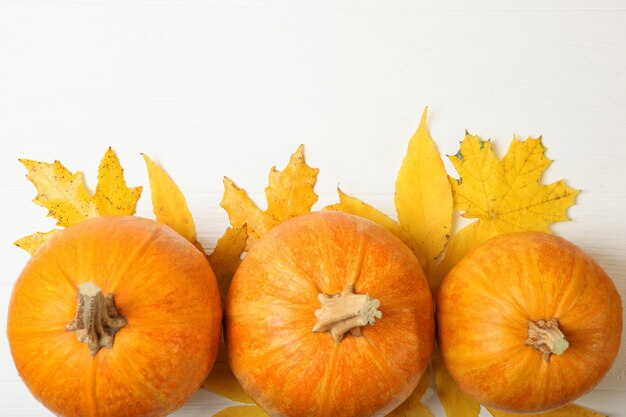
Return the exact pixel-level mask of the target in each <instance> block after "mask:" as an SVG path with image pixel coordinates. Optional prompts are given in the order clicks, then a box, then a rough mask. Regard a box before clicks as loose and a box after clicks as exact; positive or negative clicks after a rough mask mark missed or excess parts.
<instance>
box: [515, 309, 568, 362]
mask: <svg viewBox="0 0 626 417" xmlns="http://www.w3.org/2000/svg"><path fill="white" fill-rule="evenodd" d="M526 344H527V345H529V346H532V347H534V348H535V349H537V350H539V351H540V352H542V353H543V358H544V359H545V361H546V362H549V361H550V355H551V354H553V353H554V354H556V355H562V354H563V352H565V351H566V350H567V348H568V347H569V342H568V341H567V339H566V338H565V335H564V334H563V332H561V329H559V320H558V319H557V318H553V319H550V320H538V321H529V322H528V339H526Z"/></svg>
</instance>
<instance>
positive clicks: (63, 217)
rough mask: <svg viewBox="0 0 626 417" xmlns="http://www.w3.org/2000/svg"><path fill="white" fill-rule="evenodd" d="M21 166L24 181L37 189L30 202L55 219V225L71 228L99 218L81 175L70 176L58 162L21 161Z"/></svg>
mask: <svg viewBox="0 0 626 417" xmlns="http://www.w3.org/2000/svg"><path fill="white" fill-rule="evenodd" d="M20 162H21V163H22V164H24V166H25V167H26V169H28V174H27V176H26V177H27V178H28V179H29V180H30V181H31V182H32V183H33V184H34V185H35V187H36V188H37V192H38V193H37V197H35V199H34V200H33V202H34V203H35V204H38V205H40V206H43V207H45V208H47V209H48V216H49V217H53V218H55V219H56V220H57V225H59V226H71V225H73V224H75V223H78V222H80V221H82V220H85V219H89V218H91V217H96V216H97V215H98V212H97V210H96V204H95V202H94V200H93V197H92V196H91V194H90V193H89V191H88V190H87V187H86V186H85V182H84V181H83V175H82V173H80V172H75V173H73V174H72V172H70V171H69V170H68V169H67V168H65V167H64V166H63V165H62V164H61V163H60V162H59V161H54V163H52V164H48V163H46V162H38V161H32V160H29V159H20Z"/></svg>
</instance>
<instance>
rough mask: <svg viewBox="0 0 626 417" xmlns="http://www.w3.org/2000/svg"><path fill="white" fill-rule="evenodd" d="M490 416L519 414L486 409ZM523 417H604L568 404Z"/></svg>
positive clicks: (508, 416)
mask: <svg viewBox="0 0 626 417" xmlns="http://www.w3.org/2000/svg"><path fill="white" fill-rule="evenodd" d="M487 410H489V412H490V413H491V415H493V416H494V417H517V416H519V414H511V413H506V412H504V411H498V410H494V409H492V408H488V409H487ZM524 416H525V417H605V416H604V415H603V414H600V413H596V412H595V411H591V410H589V409H587V408H584V407H581V406H579V405H576V404H568V405H566V406H565V407H562V408H559V409H558V410H553V411H547V412H545V413H539V414H524Z"/></svg>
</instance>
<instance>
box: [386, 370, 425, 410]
mask: <svg viewBox="0 0 626 417" xmlns="http://www.w3.org/2000/svg"><path fill="white" fill-rule="evenodd" d="M429 385H430V369H427V370H426V373H424V375H423V376H422V379H421V380H420V382H419V384H417V387H415V390H413V392H412V393H411V395H410V396H409V398H407V399H406V400H405V401H404V402H403V403H402V404H400V406H398V408H396V409H395V410H393V411H392V412H391V413H389V414H387V417H433V414H432V413H431V412H430V410H429V409H428V408H426V406H424V405H423V404H422V403H421V402H420V401H421V400H422V397H423V396H424V393H425V392H426V390H427V389H428V386H429Z"/></svg>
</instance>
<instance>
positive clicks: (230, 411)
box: [213, 405, 269, 417]
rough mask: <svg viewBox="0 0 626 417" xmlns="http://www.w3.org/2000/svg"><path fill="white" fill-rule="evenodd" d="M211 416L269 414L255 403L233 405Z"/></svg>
mask: <svg viewBox="0 0 626 417" xmlns="http://www.w3.org/2000/svg"><path fill="white" fill-rule="evenodd" d="M213 417H269V414H267V413H266V412H265V411H263V409H262V408H260V407H257V406H255V405H235V406H233V407H228V408H225V409H223V410H221V411H218V412H217V413H215V414H213Z"/></svg>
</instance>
